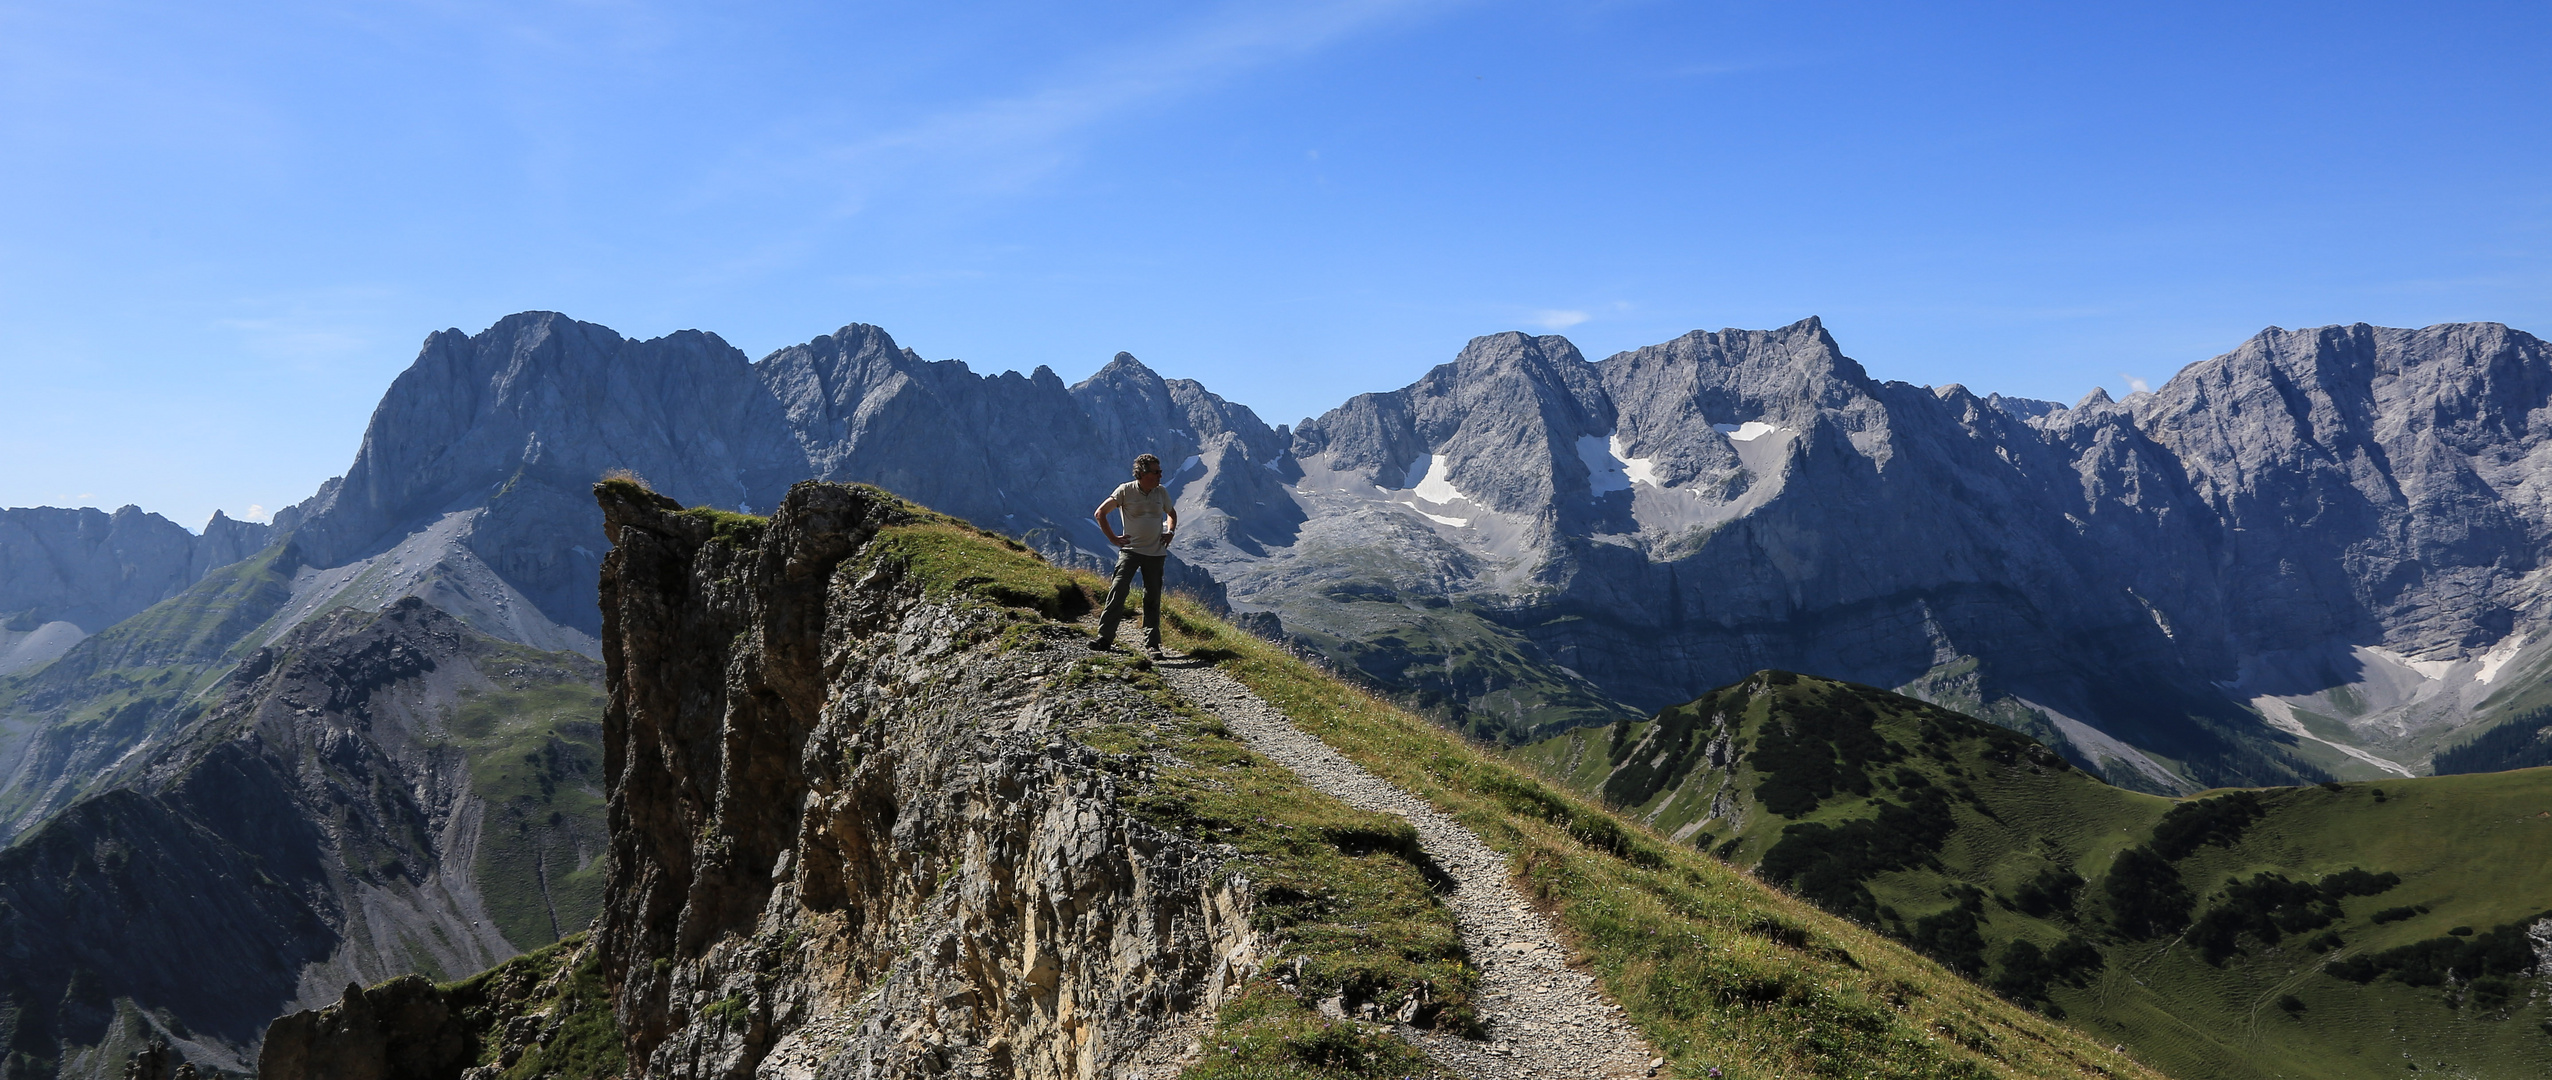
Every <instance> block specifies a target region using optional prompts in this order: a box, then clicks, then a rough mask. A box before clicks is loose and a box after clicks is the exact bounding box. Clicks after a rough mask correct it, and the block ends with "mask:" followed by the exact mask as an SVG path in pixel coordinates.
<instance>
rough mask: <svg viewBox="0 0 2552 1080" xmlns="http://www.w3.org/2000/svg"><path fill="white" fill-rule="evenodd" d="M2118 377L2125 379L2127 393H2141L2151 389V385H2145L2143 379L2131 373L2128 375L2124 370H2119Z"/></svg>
mask: <svg viewBox="0 0 2552 1080" xmlns="http://www.w3.org/2000/svg"><path fill="white" fill-rule="evenodd" d="M2118 377H2119V378H2121V379H2125V380H2127V391H2128V392H2129V393H2135V394H2141V393H2144V392H2145V391H2148V390H2151V389H2153V387H2151V386H2149V385H2146V383H2145V381H2144V380H2142V379H2139V378H2136V377H2135V376H2133V375H2129V374H2127V373H2126V372H2123V371H2121V372H2119V373H2118Z"/></svg>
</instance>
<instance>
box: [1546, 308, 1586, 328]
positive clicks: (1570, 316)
mask: <svg viewBox="0 0 2552 1080" xmlns="http://www.w3.org/2000/svg"><path fill="white" fill-rule="evenodd" d="M1585 321H1586V313H1585V312H1583V311H1536V312H1534V313H1533V325H1535V326H1539V327H1541V328H1542V329H1545V330H1566V329H1568V328H1569V327H1572V326H1575V325H1577V324H1579V323H1582V322H1585Z"/></svg>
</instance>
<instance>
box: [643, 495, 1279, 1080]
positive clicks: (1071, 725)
mask: <svg viewBox="0 0 2552 1080" xmlns="http://www.w3.org/2000/svg"><path fill="white" fill-rule="evenodd" d="M601 490H602V497H603V504H604V511H605V520H606V523H607V524H606V529H607V531H608V532H609V534H610V536H611V540H612V543H613V547H612V551H611V554H610V556H609V558H608V559H607V561H606V563H605V567H604V575H603V582H602V598H603V613H604V627H605V633H604V653H605V659H606V663H607V664H608V665H609V667H610V672H611V675H610V685H611V687H612V699H611V715H610V721H609V733H610V741H609V746H608V751H607V764H606V772H607V774H608V779H609V782H610V790H611V820H612V836H613V845H614V847H613V856H614V864H613V871H612V883H611V893H610V898H609V902H608V904H607V906H606V909H605V912H604V915H603V918H602V921H601V923H600V924H599V927H598V930H597V946H598V947H599V948H600V949H601V950H602V952H603V957H604V961H603V967H604V972H605V977H606V981H608V982H610V983H612V984H614V985H616V986H618V987H619V988H620V989H619V1006H618V1008H619V1022H620V1024H621V1027H622V1029H623V1031H624V1032H625V1033H626V1035H627V1039H628V1047H629V1051H630V1060H631V1062H632V1063H633V1066H642V1068H643V1072H644V1074H645V1075H648V1076H658V1077H676V1076H680V1077H741V1076H747V1075H769V1076H813V1075H818V1074H821V1075H920V1074H931V1075H936V1074H939V1073H942V1072H947V1071H952V1070H953V1071H955V1072H956V1073H957V1074H959V1075H965V1074H967V1072H966V1070H968V1069H971V1068H976V1067H982V1068H984V1069H988V1070H990V1074H991V1075H1016V1076H1023V1077H1065V1076H1074V1077H1099V1076H1125V1075H1137V1074H1138V1073H1136V1072H1135V1071H1134V1070H1137V1069H1139V1068H1141V1067H1143V1066H1144V1065H1145V1064H1146V1063H1152V1062H1158V1061H1162V1060H1166V1058H1167V1057H1169V1056H1172V1055H1175V1054H1176V1053H1178V1052H1180V1051H1183V1050H1184V1049H1186V1046H1185V1043H1186V1040H1187V1039H1188V1038H1189V1037H1191V1033H1189V1032H1187V1031H1186V1030H1185V1029H1184V1028H1183V1027H1182V1026H1181V1025H1182V1023H1183V1022H1185V1021H1187V1020H1189V1019H1191V1018H1192V1017H1193V1016H1194V1015H1195V1014H1196V1013H1197V1012H1198V1011H1199V1010H1204V1009H1209V1008H1210V1007H1211V1006H1212V1005H1213V1004H1214V1002H1215V1001H1216V1000H1217V999H1218V997H1219V995H1220V994H1221V993H1222V992H1223V991H1224V990H1225V988H1226V987H1228V986H1230V985H1232V984H1234V983H1236V982H1237V981H1238V979H1239V978H1240V977H1241V975H1242V974H1243V973H1244V971H1245V970H1246V968H1247V966H1248V964H1249V962H1250V959H1251V947H1252V940H1253V939H1252V935H1251V933H1250V931H1249V924H1248V919H1247V914H1248V912H1247V910H1246V906H1245V903H1244V901H1243V900H1241V899H1240V898H1241V897H1243V896H1245V895H1246V892H1247V890H1246V888H1245V887H1244V886H1243V885H1241V884H1237V883H1235V882H1234V881H1232V880H1230V879H1228V878H1225V877H1221V876H1218V870H1219V869H1220V868H1221V864H1222V863H1223V862H1224V860H1225V858H1226V857H1227V856H1228V854H1229V849H1227V848H1226V849H1221V850H1220V851H1219V852H1218V851H1217V850H1216V849H1214V848H1211V847H1209V846H1207V845H1206V844H1205V843H1203V842H1202V841H1200V840H1199V839H1197V838H1194V837H1190V836H1186V835H1182V834H1179V833H1176V832H1173V831H1168V830H1165V829H1163V828H1160V827H1156V826H1154V825H1151V824H1147V823H1145V822H1144V821H1141V820H1137V819H1136V818H1135V817H1134V816H1133V815H1132V814H1130V813H1129V812H1128V811H1127V810H1126V809H1124V803H1125V800H1126V798H1127V797H1128V796H1129V795H1131V794H1133V793H1135V792H1137V791H1139V790H1140V789H1141V788H1142V786H1143V785H1144V784H1145V783H1146V778H1145V772H1146V770H1145V769H1144V768H1143V767H1142V766H1141V764H1140V762H1139V759H1135V758H1131V757H1125V756H1121V755H1119V756H1111V755H1104V754H1101V753H1099V752H1098V751H1096V750H1093V749H1091V748H1090V747H1089V746H1088V745H1086V744H1084V743H1083V742H1081V741H1080V740H1079V739H1078V738H1077V737H1076V733H1077V732H1078V731H1080V730H1081V729H1083V728H1085V727H1088V726H1093V725H1097V724H1102V723H1116V724H1125V723H1135V724H1140V723H1144V722H1147V718H1159V717H1163V716H1165V715H1166V713H1165V712H1164V709H1165V707H1164V705H1163V704H1162V703H1161V702H1160V701H1158V700H1155V699H1153V698H1151V697H1149V696H1147V695H1144V694H1142V693H1140V692H1137V691H1135V690H1133V689H1132V688H1130V687H1127V686H1125V685H1124V684H1122V683H1119V682H1114V681H1110V680H1081V679H1078V678H1077V677H1076V676H1075V674H1074V672H1075V668H1074V664H1075V662H1076V661H1077V660H1078V659H1079V658H1080V657H1084V656H1087V652H1086V651H1085V650H1079V649H1077V644H1078V642H1079V641H1081V640H1084V639H1082V638H1078V637H1074V636H1072V635H1069V634H1068V633H1067V634H1065V635H1064V637H1066V638H1069V639H1070V640H1069V642H1063V641H1060V640H1058V639H1055V638H1052V637H1049V636H1046V632H1044V631H1040V630H1039V629H1038V627H1039V626H1040V625H1050V624H1045V622H1044V619H1043V618H1042V617H1041V616H1033V615H1022V614H1021V613H1018V612H1009V611H1005V609H1002V608H999V607H996V606H993V605H988V604H983V603H980V602H965V601H963V600H962V599H960V598H958V597H953V596H950V595H946V594H941V595H936V596H935V595H932V594H931V593H929V592H927V591H926V590H925V588H924V584H923V577H922V576H921V575H919V574H917V573H914V572H912V571H911V570H910V569H909V566H908V564H907V563H905V562H903V561H900V560H899V559H898V558H897V557H893V556H890V555H887V554H884V553H882V546H881V545H877V544H874V543H873V542H872V541H873V538H874V537H876V536H877V535H878V534H879V532H880V530H882V529H892V528H894V527H897V526H899V525H905V524H907V523H909V522H912V521H913V520H914V519H913V518H912V517H911V516H910V515H909V512H908V511H907V510H905V509H903V508H901V507H900V506H899V505H898V504H896V503H895V502H894V501H893V500H891V499H887V498H884V497H882V496H879V495H876V494H874V493H871V492H868V491H865V490H862V489H854V488H845V487H839V486H833V485H823V484H807V485H801V486H799V487H798V488H797V489H795V490H794V491H793V492H791V494H790V495H789V496H788V498H787V499H786V500H785V501H784V502H783V503H782V504H781V505H780V507H779V509H778V512H777V514H776V515H775V516H774V517H773V518H772V519H771V521H770V523H769V525H768V527H767V528H764V529H752V530H746V531H744V532H741V533H739V532H734V531H731V532H730V533H729V534H728V536H727V537H725V538H723V539H722V538H720V537H719V536H718V535H717V528H718V525H717V523H716V522H713V521H711V520H708V519H706V518H705V517H701V516H698V515H685V514H680V513H676V512H674V509H675V508H674V507H673V506H671V505H670V501H669V500H666V501H662V502H660V501H658V500H657V499H656V498H655V497H653V496H651V495H650V494H649V493H646V492H643V491H641V490H639V489H637V488H635V487H634V486H615V485H606V486H605V487H604V488H603V489H601ZM943 527H944V526H943Z"/></svg>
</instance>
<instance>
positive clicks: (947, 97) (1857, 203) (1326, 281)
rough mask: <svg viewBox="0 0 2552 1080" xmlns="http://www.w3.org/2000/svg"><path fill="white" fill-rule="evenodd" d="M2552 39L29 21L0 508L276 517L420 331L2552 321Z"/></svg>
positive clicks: (1901, 12) (1034, 337) (1076, 11)
mask: <svg viewBox="0 0 2552 1080" xmlns="http://www.w3.org/2000/svg"><path fill="white" fill-rule="evenodd" d="M2546 40H2552V5H2543V4H2539V3H2535V4H2496V5H2457V4H2434V3H2429V4H2392V5H2351V4H2301V3H2295V4H2250V5H2226V4H2220V3H2210V4H2185V5H2180V4H2150V5H2080V4H2052V3H2050V4H1998V5H1984V4H1980V5H1932V4H1924V5H1914V4H1905V5H1873V4H1818V3H1779V4H1774V3H1733V4H1709V3H1663V2H1657V3H1648V2H1613V3H1586V4H1528V3H1511V2H1507V3H1502V2H1474V3H1463V2H1455V0H1396V2H1395V0H1383V2H1371V3H1318V2H1309V3H1295V4H1264V3H1261V4H1229V5H1226V4H1215V3H1200V2H1197V0H1187V2H1181V3H1142V2H1127V3H1116V4H1108V5H1086V6H1071V7H1067V6H1065V5H1052V4H1028V3H1019V4H1005V3H941V4H931V5H919V4H915V5H872V4H857V3H825V4H785V3H771V4H756V5H740V4H699V5H685V4H658V3H619V2H608V0H590V2H576V3H556V2H547V0H511V2H507V3H479V2H475V0H430V2H423V0H421V2H387V3H367V4H353V5H348V4H342V3H327V4H320V3H312V4H306V5H301V4H236V5H205V4H178V3H118V2H113V0H107V2H97V3H81V4H62V3H17V2H12V0H0V207H4V208H5V209H0V400H5V401H6V402H7V403H8V409H7V413H6V415H7V416H8V422H7V423H6V424H5V425H0V461H5V463H6V464H5V466H0V505H8V506H21V505H32V504H50V505H96V506H102V507H110V508H111V507H114V506H117V505H121V504H124V503H128V502H130V503H138V504H140V505H141V506H143V507H144V508H146V509H152V510H157V511H160V512H163V513H166V514H168V515H169V516H170V517H172V518H176V519H177V520H179V521H181V522H183V523H185V524H187V525H189V526H190V527H192V526H199V525H200V524H201V522H202V521H203V519H204V518H205V517H206V516H207V515H209V514H210V513H211V512H212V510H213V509H214V508H216V507H220V508H222V509H225V510H227V511H229V512H230V513H232V514H234V515H238V514H243V513H246V512H248V511H249V510H250V508H251V507H252V506H254V507H262V508H264V509H265V510H266V511H269V512H271V510H273V509H274V508H275V507H278V506H281V505H285V504H288V503H290V502H292V501H295V500H297V499H300V498H302V497H304V496H306V495H307V494H309V492H310V491H311V490H312V489H313V488H314V487H316V486H317V484H318V483H319V482H320V481H322V480H324V479H325V478H327V477H329V476H331V475H334V474H336V473H337V472H339V471H342V469H343V468H344V467H345V465H346V463H347V462H348V461H349V460H351V458H352V456H353V453H354V450H355V448H356V444H357V442H358V440H359V438H360V436H361V432H362V428H363V424H364V422H365V420H366V418H367V417H368V415H369V413H370V411H371V408H372V405H373V403H374V402H375V401H376V400H377V399H378V397H379V395H380V393H381V391H382V389H383V388H385V387H386V386H387V385H388V383H389V381H390V379H391V378H392V377H393V376H395V375H396V374H397V373H398V371H399V370H401V369H402V368H404V367H405V366H406V365H407V364H408V362H409V361H410V360H411V359H413V357H414V355H415V352H416V348H417V344H418V342H419V341H420V340H421V339H422V338H423V337H424V335H425V334H427V333H428V332H430V331H433V330H437V329H441V328H444V327H460V328H462V329H464V330H469V331H476V330H479V329H482V328H484V327H486V326H487V325H488V324H489V323H491V322H493V321H494V320H495V319H497V318H498V317H500V316H502V315H505V314H507V313H509V312H514V311H520V310H526V309H550V310H558V311H564V312H567V313H569V314H571V315H574V316H576V317H578V318H582V319H587V320H591V321H594V322H600V323H604V324H606V325H609V326H612V327H614V328H616V329H618V330H620V331H622V332H623V333H627V334H631V335H633V336H653V335H656V334H661V333H665V332H668V331H672V330H677V329H683V328H690V327H697V328H700V329H705V330H710V331H714V332H716V333H718V334H720V335H722V336H724V337H725V338H726V339H727V340H729V341H731V342H733V343H734V344H736V345H737V346H738V347H740V348H742V349H743V350H744V351H745V352H746V353H747V354H749V355H751V356H754V357H757V358H758V357H759V356H761V355H762V354H764V353H766V352H768V351H770V350H771V349H774V348H778V347H780V346H783V345H787V344H790V343H794V342H798V341H803V340H805V339H807V338H810V337H813V336H815V335H817V334H820V333H824V332H826V331H829V330H831V329H833V328H834V327H837V326H839V325H841V324H843V323H847V322H854V321H857V322H871V323H876V324H878V325H881V326H884V327H886V328H887V329H888V330H889V331H891V332H892V333H894V334H895V335H896V337H897V338H898V340H900V341H902V342H903V343H905V344H907V345H910V346H912V347H914V348H916V349H918V350H920V351H921V352H922V353H923V354H925V355H927V356H930V357H932V358H935V359H936V358H945V357H960V358H963V359H965V360H967V361H968V362H970V363H971V364H973V365H974V366H975V368H976V369H977V370H979V371H997V370H1001V369H1005V368H1016V369H1020V370H1026V369H1029V368H1032V367H1034V366H1036V365H1038V364H1047V365H1051V366H1052V367H1054V368H1055V370H1056V371H1058V372H1060V373H1061V374H1062V375H1063V376H1064V377H1065V378H1067V379H1079V378H1081V377H1082V376H1085V375H1087V374H1088V373H1089V372H1091V371H1092V370H1094V369H1096V368H1097V367H1098V366H1099V365H1100V364H1101V363H1104V362H1105V361H1106V360H1107V358H1108V357H1109V356H1111V355H1113V354H1114V353H1115V352H1116V351H1117V350H1119V349H1124V350H1129V351H1131V352H1133V353H1135V354H1136V355H1138V356H1140V357H1142V358H1143V359H1144V360H1145V361H1146V362H1147V363H1149V364H1151V365H1152V366H1154V367H1155V368H1157V369H1159V370H1160V371H1162V372H1163V373H1165V374H1168V375H1172V376H1185V377H1191V378H1196V379H1200V380H1203V381H1204V382H1205V383H1206V384H1207V385H1208V386H1209V387H1212V388H1213V389H1215V390H1216V391H1218V392H1220V393H1222V394H1224V395H1225V396H1227V397H1230V398H1232V399H1234V400H1238V401H1241V402H1244V403H1247V404H1249V405H1251V406H1253V407H1254V408H1256V409H1258V410H1259V412H1260V413H1261V414H1262V415H1263V416H1265V417H1266V418H1267V419H1268V420H1269V421H1270V422H1290V421H1293V420H1295V419H1297V418H1299V417H1301V416H1303V415H1305V414H1311V413H1317V412H1320V411H1322V410H1325V409H1327V408H1328V407H1330V406H1332V405H1334V404H1336V403H1337V402H1339V401H1341V400H1343V399H1344V398H1345V397H1347V396H1348V395H1350V394H1353V393H1357V392H1361V391H1367V390H1382V389H1390V388H1394V387H1397V386H1400V385H1403V384H1405V383H1407V382H1409V381H1411V380H1412V379H1414V378H1416V377H1417V376H1418V375H1419V374H1420V373H1422V372H1423V371H1425V370H1426V369H1427V368H1428V367H1429V366H1431V365H1434V364H1437V363H1441V362H1443V361H1445V360H1447V359H1449V358H1451V356H1452V355H1453V353H1454V352H1455V351H1457V350H1458V349H1459V348H1460V347H1461V345H1462V343H1463V342H1464V341H1465V340H1467V339H1468V338H1470V337H1471V336H1473V335H1477V334H1484V333H1492V332H1496V331H1500V330H1507V329H1525V330H1531V331H1536V332H1550V331H1557V332H1561V333H1565V334H1566V335H1568V336H1569V337H1570V338H1571V339H1572V340H1574V341H1575V342H1576V343H1577V344H1578V345H1579V347H1580V348H1581V349H1583V350H1584V351H1585V352H1586V354H1587V355H1588V356H1589V357H1590V358H1600V357H1602V356H1605V355H1608V354H1610V353H1612V352H1615V351H1617V350H1620V349H1625V348H1631V347H1635V346H1638V345H1642V344H1648V343H1652V342H1656V341H1662V340H1665V339H1668V338H1671V337H1674V336H1676V335H1678V334H1681V333H1684V332H1686V331H1689V330H1692V329H1696V328H1703V329H1717V328H1720V327H1723V326H1739V327H1763V326H1772V325H1779V324H1783V323H1788V322H1791V321H1793V320H1796V319H1798V318H1801V317H1804V316H1807V315H1820V316H1823V317H1824V318H1825V319H1826V321H1827V325H1828V326H1829V327H1830V328H1831V329H1832V330H1833V332H1834V333H1835V335H1836V336H1837V338H1838V339H1839V340H1840V341H1841V342H1842V344H1843V346H1844V348H1845V350H1846V351H1847V352H1849V353H1850V354H1852V355H1853V356H1854V357H1856V358H1858V359H1859V360H1860V361H1861V362H1862V363H1863V364H1864V365H1866V366H1867V367H1868V368H1869V370H1870V371H1871V372H1872V373H1873V374H1874V375H1877V376H1878V377H1880V378H1892V379H1904V380H1908V381H1911V382H1917V383H1930V384H1938V383H1945V382H1962V383H1965V384H1967V385H1968V386H1970V387H1971V388H1974V389H1976V390H1978V391H1980V392H1983V391H1988V390H1998V391H2002V392H2005V393H2015V394H2021V395H2026V396H2033V397H2047V398H2058V399H2062V400H2066V401H2071V400H2073V399H2074V398H2077V397H2079V396H2081V395H2082V394H2084V393H2086V392H2088V391H2089V390H2090V388H2091V387H2092V386H2094V385H2104V386H2107V387H2108V388H2110V389H2111V390H2112V391H2113V392H2124V391H2125V390H2126V389H2128V388H2129V386H2130V385H2131V382H2130V380H2144V381H2147V382H2150V383H2153V384H2157V385H2158V384H2159V383H2160V382H2161V381H2163V380H2164V379H2166V378H2168V377H2169V375H2170V374H2171V373H2172V372H2173V371H2175V370H2177V369H2178V368H2179V367H2181V366H2182V365H2185V364H2187V363H2189V362H2192V361H2195V360H2200V359H2204V358H2206V357H2208V356H2211V355H2215V354H2217V353H2221V352H2224V351H2226V350H2228V349H2230V348H2232V347H2233V346H2234V345H2236V344H2238V343H2239V342H2240V341H2241V339H2242V338H2244V337H2246V336H2248V335H2249V334H2251V333H2253V332H2255V331H2257V330H2258V329H2259V328H2261V327H2263V326H2267V325H2272V324H2274V325H2281V326H2290V327H2292V326H2311V325H2320V324H2326V323H2340V322H2356V321H2366V322H2374V323H2380V324H2389V325H2414V326H2415V325H2425V324H2429V323H2435V322H2444V321H2454V320H2467V319H2471V320H2496V321H2501V322H2507V323H2510V324H2512V325H2516V326H2519V327H2522V328H2527V329H2531V330H2534V331H2536V332H2540V333H2552V167H2548V166H2552V139H2547V135H2552V52H2547V51H2546V50H2545V49H2543V48H2542V47H2541V46H2542V43H2543V42H2544V41H2546Z"/></svg>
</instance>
